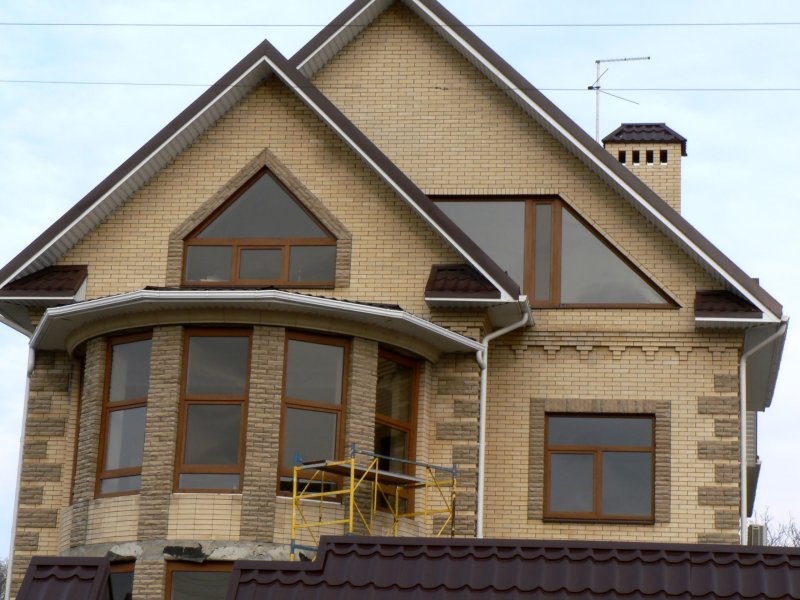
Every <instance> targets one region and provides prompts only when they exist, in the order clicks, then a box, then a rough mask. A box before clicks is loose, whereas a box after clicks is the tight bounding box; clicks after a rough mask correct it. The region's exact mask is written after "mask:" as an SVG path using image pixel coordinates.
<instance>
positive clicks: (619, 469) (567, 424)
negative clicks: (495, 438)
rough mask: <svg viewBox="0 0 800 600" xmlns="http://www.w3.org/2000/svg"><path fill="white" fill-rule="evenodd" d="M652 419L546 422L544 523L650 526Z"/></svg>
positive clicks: (557, 417) (570, 418) (582, 418)
mask: <svg viewBox="0 0 800 600" xmlns="http://www.w3.org/2000/svg"><path fill="white" fill-rule="evenodd" d="M653 426H654V420H653V418H652V417H638V416H637V417H628V416H619V417H608V416H595V415H592V416H583V415H581V416H574V415H570V416H566V415H564V416H561V415H550V416H547V423H546V427H547V431H546V438H545V439H546V441H545V512H544V514H545V517H546V518H553V519H567V520H569V519H576V520H577V519H580V520H616V521H648V522H650V521H652V520H653V511H654V504H653V497H654V493H653V489H654V482H653V473H654V462H653V457H654V454H655V448H654V444H653V438H654V436H653Z"/></svg>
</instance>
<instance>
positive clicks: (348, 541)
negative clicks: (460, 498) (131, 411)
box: [227, 536, 800, 600]
mask: <svg viewBox="0 0 800 600" xmlns="http://www.w3.org/2000/svg"><path fill="white" fill-rule="evenodd" d="M231 579H232V581H231V584H230V587H229V588H228V596H227V600H240V599H245V598H247V599H248V600H261V599H264V600H266V599H267V598H274V597H286V598H288V597H291V598H293V599H294V600H304V599H305V598H308V599H316V598H326V599H327V600H337V599H339V598H342V599H345V598H356V597H358V598H361V597H363V598H375V599H380V598H398V597H400V596H406V595H407V596H409V597H414V598H440V599H449V598H453V599H462V598H474V599H478V598H480V599H489V598H508V599H516V598H526V599H527V598H552V599H562V600H571V599H574V600H578V599H581V600H583V599H587V600H588V599H590V598H607V599H609V600H611V599H616V598H625V599H628V600H638V599H640V598H641V599H645V598H648V599H650V600H667V599H670V598H674V599H681V600H687V599H692V598H742V599H756V598H758V599H768V598H800V550H797V549H795V548H791V549H790V548H766V547H746V546H705V545H689V544H680V545H679V544H644V543H622V542H611V543H608V542H603V543H601V542H597V543H595V542H582V541H571V542H560V541H535V540H482V539H444V538H380V537H358V536H355V537H354V536H347V537H344V536H342V537H323V538H322V540H321V544H320V548H319V552H318V553H317V556H316V559H315V560H314V561H313V562H260V561H237V562H236V563H234V565H233V574H232V576H231Z"/></svg>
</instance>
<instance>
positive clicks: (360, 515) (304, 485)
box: [289, 446, 457, 560]
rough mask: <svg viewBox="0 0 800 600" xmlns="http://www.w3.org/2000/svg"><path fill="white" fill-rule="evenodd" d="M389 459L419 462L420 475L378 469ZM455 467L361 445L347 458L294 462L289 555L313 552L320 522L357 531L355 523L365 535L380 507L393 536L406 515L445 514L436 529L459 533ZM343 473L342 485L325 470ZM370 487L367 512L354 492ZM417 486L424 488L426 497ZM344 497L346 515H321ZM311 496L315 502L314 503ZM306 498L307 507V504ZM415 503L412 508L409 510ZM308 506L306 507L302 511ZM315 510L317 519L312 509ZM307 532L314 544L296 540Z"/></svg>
mask: <svg viewBox="0 0 800 600" xmlns="http://www.w3.org/2000/svg"><path fill="white" fill-rule="evenodd" d="M386 463H390V464H391V463H396V464H400V465H403V468H405V465H410V466H414V467H417V473H419V474H420V476H417V475H407V474H405V473H397V472H395V471H391V470H386V469H384V468H380V465H385V464H386ZM456 473H457V471H456V467H455V465H454V466H453V467H443V466H439V465H432V464H429V463H423V462H417V461H409V460H404V459H400V458H392V457H390V456H383V455H380V454H375V453H373V452H368V451H366V450H358V449H357V448H356V447H355V446H353V449H352V452H351V456H350V458H349V459H345V460H321V461H312V462H299V461H297V463H296V464H295V467H294V476H293V479H292V540H291V549H290V555H289V557H290V558H289V559H290V560H295V555H296V554H297V551H298V550H308V551H312V552H315V551H316V550H317V548H318V546H319V537H318V536H317V535H316V534H315V531H314V530H318V529H320V528H322V527H330V526H335V525H342V526H343V529H344V532H345V533H353V532H354V528H355V527H356V526H357V524H360V525H362V526H363V527H364V529H365V530H366V532H367V535H373V531H375V521H376V515H377V513H378V512H383V513H385V514H388V515H390V516H391V520H392V525H391V531H392V535H394V536H397V535H398V530H399V524H400V522H401V520H403V519H413V518H415V517H427V516H432V515H437V514H443V515H445V520H444V523H443V524H442V525H441V527H439V528H438V529H437V530H436V531H435V532H434V535H435V537H441V536H442V535H443V534H445V533H446V532H449V533H450V537H453V536H454V535H455V513H456ZM326 474H328V475H329V476H333V477H335V478H341V485H340V486H339V485H337V482H335V481H331V479H328V480H326V479H325V475H326ZM359 490H368V491H369V496H370V505H369V509H368V511H367V514H366V515H365V514H364V511H362V510H361V508H360V507H359V505H358V503H357V502H356V492H358V491H359ZM416 490H422V492H423V493H422V498H419V494H417V495H416V496H417V497H416V498H414V500H416V502H412V498H413V496H412V495H413V494H414V492H415V491H416ZM325 500H328V501H334V502H337V503H338V502H339V501H340V500H343V502H342V504H343V506H344V516H343V517H342V518H341V519H325V518H323V502H324V501H325ZM308 501H313V504H310V503H309V502H308ZM304 503H305V507H304V506H303V504H304ZM409 507H412V508H411V510H408V508H409ZM304 508H305V510H304ZM314 508H316V509H317V518H316V519H313V517H311V514H310V513H311V511H312V510H313V509H314ZM302 530H306V531H308V533H309V535H310V537H311V539H312V540H313V542H314V544H315V545H314V546H308V545H302V544H300V543H298V541H297V538H298V533H299V532H300V531H302Z"/></svg>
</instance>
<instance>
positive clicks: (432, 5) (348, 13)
mask: <svg viewBox="0 0 800 600" xmlns="http://www.w3.org/2000/svg"><path fill="white" fill-rule="evenodd" d="M374 1H375V0H355V2H353V4H351V5H350V6H348V7H347V8H346V9H345V10H344V11H343V12H342V13H341V14H340V15H339V16H338V17H336V18H335V19H334V20H333V21H332V23H331V25H328V26H327V27H325V28H324V29H323V30H322V31H321V32H320V33H319V34H317V35H316V36H315V37H314V38H313V39H312V42H314V43H315V44H316V46H314V45H312V42H309V43H308V44H306V45H305V46H304V47H303V48H302V49H301V50H300V51H299V52H298V53H296V54H295V55H294V56H293V57H292V64H294V65H299V64H300V63H301V62H303V61H305V60H307V58H308V57H309V56H310V55H311V54H313V53H314V52H315V51H316V50H317V49H318V48H319V46H320V45H321V44H322V42H323V41H324V40H326V39H328V38H329V37H330V36H332V35H333V34H334V33H335V31H336V29H338V28H339V27H341V24H342V23H343V22H345V21H346V20H347V18H351V17H352V15H353V14H355V13H356V12H357V11H358V10H361V9H363V8H364V7H365V6H367V5H369V4H370V3H371V2H374ZM393 1H397V0H393ZM402 1H404V2H418V3H419V4H421V5H423V6H424V7H426V8H427V9H428V10H430V11H431V12H432V13H434V14H435V15H436V16H437V17H438V18H439V19H441V20H442V21H443V22H445V23H447V24H448V25H449V26H450V27H451V28H452V29H453V30H454V31H456V32H457V33H458V35H460V36H461V37H462V38H464V40H465V41H466V42H467V43H468V44H469V45H470V46H472V47H473V48H474V49H475V50H476V51H477V52H478V54H480V55H481V56H482V57H483V58H484V59H486V60H487V61H488V62H489V63H490V64H491V65H492V67H493V68H495V69H496V70H498V71H499V72H501V73H502V74H503V76H504V77H506V78H507V79H508V80H509V81H511V82H512V85H513V88H514V91H515V92H516V93H518V94H520V95H521V96H523V97H526V98H527V99H529V100H530V101H531V102H533V103H534V104H536V105H538V106H540V107H541V108H542V109H543V111H544V112H545V113H546V114H547V115H549V116H550V117H551V118H552V119H553V120H554V121H556V122H557V123H558V124H559V125H560V126H561V127H562V128H563V129H564V130H566V131H567V132H568V133H569V134H570V135H571V136H572V137H573V138H575V139H576V140H577V141H578V142H579V143H580V144H581V145H582V146H583V147H584V148H585V149H586V150H587V151H588V153H589V154H591V156H592V157H593V158H594V159H596V160H597V161H598V162H600V163H602V165H603V166H604V167H605V168H606V169H607V170H608V171H610V172H612V173H613V175H614V176H615V177H616V178H617V179H619V180H620V181H621V182H623V183H624V184H625V185H627V186H628V187H630V188H631V189H632V190H633V191H634V192H635V193H636V194H637V195H639V196H640V197H641V198H642V199H644V200H645V201H646V202H647V203H648V204H649V205H650V206H652V207H653V209H654V210H655V211H656V212H657V213H659V214H660V215H661V216H662V217H664V219H665V220H666V221H668V222H669V223H670V224H671V225H672V226H673V227H675V229H677V230H678V231H679V232H680V233H681V234H682V235H683V236H684V237H685V238H687V239H688V240H690V241H691V242H692V243H693V244H695V245H696V246H697V247H698V248H699V249H700V250H701V251H702V252H703V253H704V254H706V255H707V256H708V257H709V258H710V259H711V260H712V261H713V262H714V263H716V264H718V265H719V267H720V268H721V269H722V270H723V271H724V273H725V274H726V275H727V276H729V277H730V278H731V279H732V280H733V281H735V282H736V284H738V285H739V286H741V287H742V288H743V289H744V290H746V291H747V292H748V293H749V294H752V295H753V297H755V298H756V299H757V300H758V301H759V302H761V303H762V304H763V305H764V306H765V307H767V308H768V309H769V310H770V311H771V312H772V313H774V315H775V316H776V317H781V316H782V314H783V307H782V306H781V304H780V303H779V302H778V301H777V300H776V299H775V298H773V297H772V296H771V295H770V294H769V293H768V292H767V291H766V290H764V289H763V288H762V287H761V286H759V285H758V284H757V283H755V281H753V279H752V278H751V277H749V276H748V275H747V274H746V273H745V272H744V271H743V270H742V269H741V268H739V266H737V265H736V264H735V263H734V262H733V261H732V260H731V259H730V258H728V257H727V256H725V254H723V253H722V251H720V250H719V249H718V248H717V247H716V246H714V244H712V243H711V242H710V241H709V240H707V239H706V238H705V236H703V235H702V234H701V233H700V232H699V231H698V230H697V229H695V228H694V227H693V226H692V225H691V224H689V222H688V221H687V220H686V219H684V218H683V217H682V216H681V215H680V214H679V213H678V212H677V211H676V210H675V209H674V208H672V207H671V206H670V205H669V204H667V202H665V201H664V200H663V199H662V198H661V197H660V196H659V195H658V194H656V193H655V192H654V191H653V190H651V189H650V188H649V187H648V186H647V185H646V184H645V183H644V182H642V181H641V180H640V179H639V178H638V177H636V176H635V175H634V174H633V173H631V172H630V170H629V169H627V168H626V167H625V166H624V165H621V164H620V163H619V161H617V160H615V159H614V157H612V156H611V154H609V153H608V152H607V151H606V150H605V149H604V148H603V147H602V146H601V145H600V144H598V143H597V142H596V141H595V140H594V138H592V136H590V135H589V134H588V133H586V132H585V131H584V130H583V129H582V128H581V127H580V126H579V125H578V124H577V123H575V122H574V121H573V120H572V119H570V118H569V117H568V116H567V115H566V114H565V113H564V112H563V111H561V109H559V108H558V107H557V106H556V105H555V104H553V102H551V101H550V100H549V99H548V98H547V97H546V96H545V95H544V94H542V93H541V92H540V91H539V90H538V89H536V88H535V87H534V86H533V85H532V84H531V83H530V82H529V81H528V80H527V79H525V77H523V76H522V75H521V74H520V73H519V72H518V71H517V70H516V69H514V68H513V67H512V66H511V65H510V64H509V63H508V62H506V61H505V60H504V59H503V58H502V57H501V56H500V55H498V54H497V53H496V52H495V51H494V50H492V49H491V48H490V47H489V46H487V45H486V43H485V42H484V41H483V40H481V39H480V38H479V37H478V36H477V35H475V34H474V33H473V32H472V31H471V30H470V29H469V28H468V27H467V26H466V25H464V24H463V23H461V21H459V20H458V19H457V18H456V17H455V16H454V15H453V14H452V13H451V12H450V11H448V10H447V9H446V8H445V7H444V6H442V5H441V4H439V3H438V2H437V1H436V0H402ZM334 24H336V25H334ZM634 200H635V199H634Z"/></svg>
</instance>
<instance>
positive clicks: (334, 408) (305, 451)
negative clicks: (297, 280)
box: [278, 332, 349, 491]
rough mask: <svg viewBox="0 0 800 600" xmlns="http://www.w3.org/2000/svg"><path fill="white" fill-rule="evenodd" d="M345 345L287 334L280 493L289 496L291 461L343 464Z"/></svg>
mask: <svg viewBox="0 0 800 600" xmlns="http://www.w3.org/2000/svg"><path fill="white" fill-rule="evenodd" d="M348 347H349V344H348V343H347V340H343V339H339V338H332V337H326V336H318V335H310V334H304V333H296V332H287V335H286V352H285V354H284V376H283V401H282V407H281V408H282V410H281V449H280V459H279V463H280V464H279V485H278V487H279V489H280V490H281V491H291V489H292V477H293V470H294V465H295V460H296V459H300V460H301V461H305V462H307V461H310V460H324V459H338V458H341V454H342V450H343V446H344V441H343V439H342V438H343V435H344V403H345V395H346V390H347V382H346V373H347V359H348V356H347V355H348Z"/></svg>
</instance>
